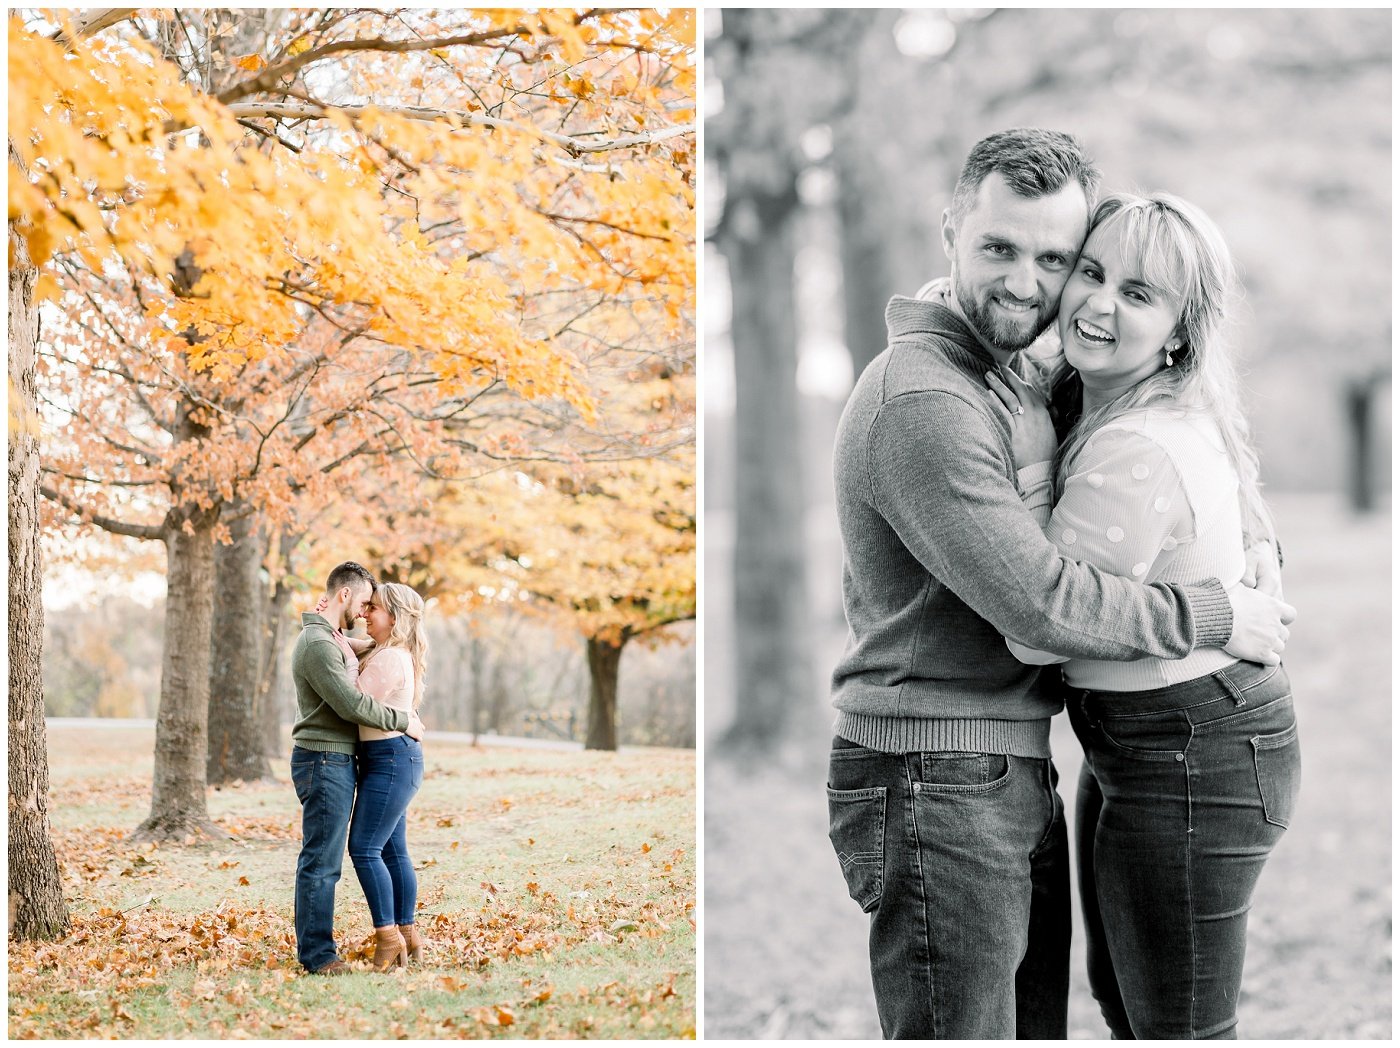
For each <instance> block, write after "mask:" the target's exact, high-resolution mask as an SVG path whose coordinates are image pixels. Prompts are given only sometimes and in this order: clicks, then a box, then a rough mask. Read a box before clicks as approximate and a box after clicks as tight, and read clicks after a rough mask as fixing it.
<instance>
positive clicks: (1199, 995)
mask: <svg viewBox="0 0 1400 1048" xmlns="http://www.w3.org/2000/svg"><path fill="white" fill-rule="evenodd" d="M1066 705H1067V706H1068V707H1069V712H1070V720H1071V722H1072V724H1073V725H1074V730H1075V734H1076V735H1078V736H1079V740H1080V742H1081V743H1082V744H1083V747H1084V758H1085V759H1084V768H1083V772H1082V773H1081V776H1080V782H1079V798H1078V808H1077V811H1078V817H1077V828H1076V837H1077V847H1078V852H1079V888H1080V894H1081V896H1082V900H1083V905H1084V923H1085V935H1086V938H1087V944H1088V961H1089V984H1090V987H1091V989H1092V990H1093V993H1094V997H1095V999H1096V1000H1097V1001H1098V1003H1099V1008H1100V1010H1101V1011H1102V1012H1103V1016H1104V1020H1105V1021H1106V1022H1107V1023H1108V1027H1109V1030H1110V1031H1111V1032H1112V1034H1113V1036H1114V1037H1115V1038H1120V1039H1147V1038H1160V1039H1207V1038H1219V1039H1232V1038H1234V1037H1235V1026H1236V1022H1237V1020H1236V1017H1235V1008H1236V1004H1237V1002H1238V999H1239V990H1240V981H1241V978H1242V975H1243V971H1244V950H1245V921H1246V917H1247V914H1248V912H1249V902H1250V897H1251V895H1252V894H1253V892H1254V885H1255V883H1256V882H1257V881H1258V879H1259V873H1260V871H1261V870H1262V869H1263V868H1264V861H1265V860H1266V859H1267V858H1268V856H1269V852H1270V851H1271V850H1272V849H1273V847H1274V845H1275V844H1276V843H1277V842H1278V840H1279V838H1280V837H1281V836H1282V835H1283V831H1284V829H1285V828H1286V827H1287V826H1288V821H1289V819H1290V817H1291V816H1292V814H1293V805H1294V800H1295V798H1296V797H1297V794H1298V786H1299V781H1300V760H1299V752H1298V725H1297V722H1296V720H1295V719H1294V716H1293V699H1292V691H1291V688H1290V686H1289V683H1288V676H1287V674H1286V673H1284V671H1283V668H1282V667H1281V666H1275V667H1266V666H1259V665H1257V664H1255V663H1249V662H1239V663H1236V664H1235V665H1234V666H1230V667H1227V668H1225V669H1224V670H1221V671H1219V672H1217V673H1213V674H1211V675H1209V676H1206V677H1200V678H1197V679H1196V680H1193V681H1187V682H1185V683H1183V684H1177V685H1174V686H1171V687H1166V688H1159V689H1155V690H1153V691H1144V692H1102V691H1100V692H1095V691H1083V690H1079V689H1069V690H1068V694H1067V701H1066Z"/></svg>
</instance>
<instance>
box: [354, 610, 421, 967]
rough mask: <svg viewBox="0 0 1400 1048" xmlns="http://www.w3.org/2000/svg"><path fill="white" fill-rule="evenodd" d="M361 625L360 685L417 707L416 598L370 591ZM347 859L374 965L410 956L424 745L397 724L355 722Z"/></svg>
mask: <svg viewBox="0 0 1400 1048" xmlns="http://www.w3.org/2000/svg"><path fill="white" fill-rule="evenodd" d="M365 623H366V628H367V629H368V631H369V635H370V639H371V640H373V642H374V645H373V647H371V648H369V649H368V650H367V651H366V652H365V653H364V654H363V655H361V656H360V678H359V685H358V686H359V688H360V690H361V691H363V692H364V693H365V694H366V695H369V696H370V697H371V698H373V699H375V700H376V701H378V702H382V703H383V704H384V705H386V706H390V707H393V708H395V709H401V710H414V711H416V710H417V709H418V707H419V705H420V703H421V702H422V699H423V669H424V661H425V659H426V657H427V654H428V638H427V634H426V633H425V631H424V630H423V598H422V597H420V596H419V595H418V594H417V593H415V592H414V591H413V590H412V589H410V588H409V587H407V586H404V585H402V584H400V583H397V582H386V583H383V584H382V585H380V586H379V588H378V589H376V590H375V591H374V597H373V599H372V600H371V602H370V608H369V612H368V614H367V615H366V616H365ZM355 756H356V762H357V766H358V767H357V772H356V789H355V811H354V814H353V815H352V816H351V818H350V861H351V862H352V863H354V865H355V873H356V875H357V876H358V877H359V879H360V885H361V887H363V888H364V891H365V898H366V899H367V900H368V902H369V909H370V915H371V917H372V918H373V919H374V937H375V946H374V966H375V967H376V968H378V969H379V970H381V971H383V970H385V969H387V968H389V967H391V966H395V965H398V966H402V965H403V964H404V963H405V962H406V961H408V960H410V959H411V960H417V959H418V958H419V957H420V956H421V954H422V948H423V947H422V942H421V940H420V939H419V937H418V931H417V929H416V928H415V927H414V911H415V909H416V908H417V902H418V879H417V877H416V876H415V875H414V872H413V861H412V860H411V859H410V858H409V856H408V842H407V825H408V819H407V812H408V805H409V802H410V801H411V800H412V799H413V796H414V794H416V793H417V792H418V788H419V787H420V786H422V785H423V747H422V745H421V744H420V743H418V742H416V741H414V740H413V739H411V738H409V737H408V736H407V735H405V734H403V733H402V732H384V731H379V730H377V729H374V728H366V727H363V726H362V727H361V728H360V743H359V747H358V749H357V751H356V755H355Z"/></svg>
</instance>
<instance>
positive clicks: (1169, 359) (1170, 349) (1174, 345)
mask: <svg viewBox="0 0 1400 1048" xmlns="http://www.w3.org/2000/svg"><path fill="white" fill-rule="evenodd" d="M1180 348H1181V343H1180V342H1173V343H1172V344H1171V345H1170V346H1168V347H1167V367H1171V366H1172V365H1173V364H1175V363H1176V361H1175V360H1173V359H1172V353H1174V352H1175V351H1176V350H1178V349H1180Z"/></svg>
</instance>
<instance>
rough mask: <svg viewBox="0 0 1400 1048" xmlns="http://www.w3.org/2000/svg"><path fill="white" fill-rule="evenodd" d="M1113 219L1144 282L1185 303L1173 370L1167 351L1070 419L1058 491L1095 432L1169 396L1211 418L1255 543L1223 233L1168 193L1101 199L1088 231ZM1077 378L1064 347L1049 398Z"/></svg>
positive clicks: (1073, 386)
mask: <svg viewBox="0 0 1400 1048" xmlns="http://www.w3.org/2000/svg"><path fill="white" fill-rule="evenodd" d="M1110 224H1116V225H1120V226H1122V227H1123V235H1124V239H1125V242H1126V243H1127V244H1128V245H1130V246H1131V247H1132V248H1135V249H1136V251H1137V253H1138V258H1139V261H1140V265H1141V269H1142V273H1141V275H1142V277H1143V279H1144V280H1146V281H1147V282H1148V283H1150V284H1153V285H1155V286H1157V287H1160V288H1163V289H1165V290H1167V291H1168V292H1170V293H1171V294H1172V295H1174V296H1175V297H1176V298H1178V299H1179V300H1180V301H1181V316H1180V319H1179V320H1178V322H1177V328H1176V336H1177V337H1178V338H1180V340H1181V347H1180V348H1179V349H1176V350H1174V351H1173V352H1172V360H1173V364H1172V366H1171V367H1166V366H1165V364H1166V359H1165V356H1164V357H1163V361H1162V363H1163V365H1164V366H1163V367H1161V368H1159V369H1158V370H1157V371H1156V372H1154V373H1153V374H1151V375H1149V376H1147V377H1146V378H1144V379H1142V380H1141V381H1140V382H1138V383H1137V384H1135V385H1134V386H1132V388H1130V389H1128V390H1126V391H1125V392H1124V393H1122V394H1120V395H1119V396H1118V397H1116V398H1115V399H1114V400H1112V401H1110V402H1109V403H1108V404H1105V405H1103V406H1102V407H1100V408H1097V409H1096V410H1094V411H1092V412H1089V413H1088V414H1086V415H1084V416H1082V417H1081V418H1080V419H1079V420H1078V421H1077V422H1076V423H1075V424H1074V427H1073V429H1071V430H1070V432H1069V434H1068V436H1067V437H1066V438H1065V440H1064V443H1063V444H1061V446H1060V450H1059V453H1058V454H1057V456H1056V460H1055V487H1056V494H1057V495H1058V494H1059V493H1061V492H1063V491H1064V485H1065V480H1066V478H1067V476H1068V473H1069V467H1070V465H1071V464H1072V463H1073V461H1074V458H1075V456H1076V455H1077V454H1078V453H1079V451H1080V450H1081V449H1082V448H1083V446H1084V443H1085V441H1087V440H1088V439H1089V437H1090V436H1091V435H1092V434H1093V433H1094V431H1096V430H1097V429H1099V428H1100V427H1102V426H1104V425H1105V424H1107V423H1109V422H1111V421H1112V420H1113V419H1115V418H1117V417H1118V416H1120V415H1123V414H1125V413H1126V412H1129V411H1132V410H1134V409H1137V408H1141V407H1143V406H1145V405H1147V404H1149V403H1152V402H1154V401H1158V400H1171V401H1173V402H1174V403H1173V406H1175V407H1180V408H1182V409H1184V410H1186V411H1192V412H1200V413H1202V414H1205V415H1208V416H1209V417H1211V418H1213V419H1214V420H1215V422H1216V424H1217V425H1218V427H1219V430H1220V435H1221V437H1222V438H1223V440H1224V443H1225V451H1226V454H1227V455H1228V456H1229V459H1230V463H1231V465H1233V466H1234V469H1235V473H1236V474H1237V475H1238V477H1239V482H1240V517H1241V520H1242V523H1243V525H1244V529H1245V533H1246V535H1248V536H1249V538H1250V539H1251V541H1253V540H1259V539H1264V538H1268V539H1270V540H1272V539H1273V537H1274V526H1273V520H1272V517H1271V516H1270V514H1269V509H1268V506H1267V505H1265V503H1264V497H1263V495H1262V494H1261V492H1260V483H1259V456H1258V454H1257V453H1256V452H1255V450H1254V446H1253V443H1252V442H1251V440H1250V436H1249V422H1248V420H1247V419H1246V418H1245V413H1244V406H1243V404H1242V402H1241V399H1240V392H1239V380H1238V378H1237V376H1236V373H1235V366H1234V361H1233V360H1232V359H1231V354H1230V352H1229V350H1228V348H1227V347H1226V344H1225V331H1224V328H1225V321H1226V318H1227V315H1228V309H1227V307H1228V305H1229V301H1230V299H1231V298H1233V297H1235V296H1236V294H1237V290H1236V289H1237V278H1236V275H1235V267H1234V263H1233V262H1232V261H1231V259H1230V251H1229V248H1227V247H1226V246H1225V238H1224V237H1223V236H1221V234H1220V230H1219V228H1218V227H1217V226H1216V224H1215V223H1214V222H1212V221H1211V220H1210V218H1209V217H1208V216H1207V215H1206V214H1205V212H1203V211H1202V210H1201V209H1200V208H1198V207H1196V206H1195V205H1193V204H1189V203H1187V202H1186V201H1185V200H1182V199H1181V198H1180V197H1176V196H1172V195H1171V194H1169V193H1153V194H1151V195H1149V196H1145V197H1142V196H1134V195H1131V194H1128V193H1116V194H1114V195H1112V196H1109V197H1105V198H1104V199H1103V200H1102V201H1101V202H1100V203H1099V205H1098V207H1096V208H1095V209H1094V215H1093V218H1092V219H1091V220H1090V223H1089V232H1090V234H1092V233H1093V231H1094V230H1096V229H1099V228H1101V227H1104V226H1107V225H1110ZM1078 382H1079V380H1078V375H1077V374H1076V373H1075V372H1074V369H1073V368H1071V367H1070V366H1069V363H1068V361H1066V360H1065V359H1064V356H1063V350H1062V351H1061V354H1060V356H1059V357H1058V358H1056V360H1055V361H1053V362H1052V375H1051V379H1050V386H1051V389H1052V394H1053V398H1054V399H1055V400H1057V401H1058V402H1060V405H1061V406H1062V407H1063V406H1064V400H1065V398H1066V396H1074V395H1075V394H1076V393H1077V392H1079V391H1080V390H1081V388H1082V387H1080V386H1079V384H1078Z"/></svg>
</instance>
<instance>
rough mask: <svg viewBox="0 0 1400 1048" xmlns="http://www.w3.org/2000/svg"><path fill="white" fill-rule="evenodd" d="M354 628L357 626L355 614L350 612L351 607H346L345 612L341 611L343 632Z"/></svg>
mask: <svg viewBox="0 0 1400 1048" xmlns="http://www.w3.org/2000/svg"><path fill="white" fill-rule="evenodd" d="M354 628H355V616H354V615H352V614H351V613H350V609H349V608H346V609H345V610H344V611H343V612H341V614H340V629H341V631H342V632H344V631H346V630H353V629H354Z"/></svg>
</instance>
